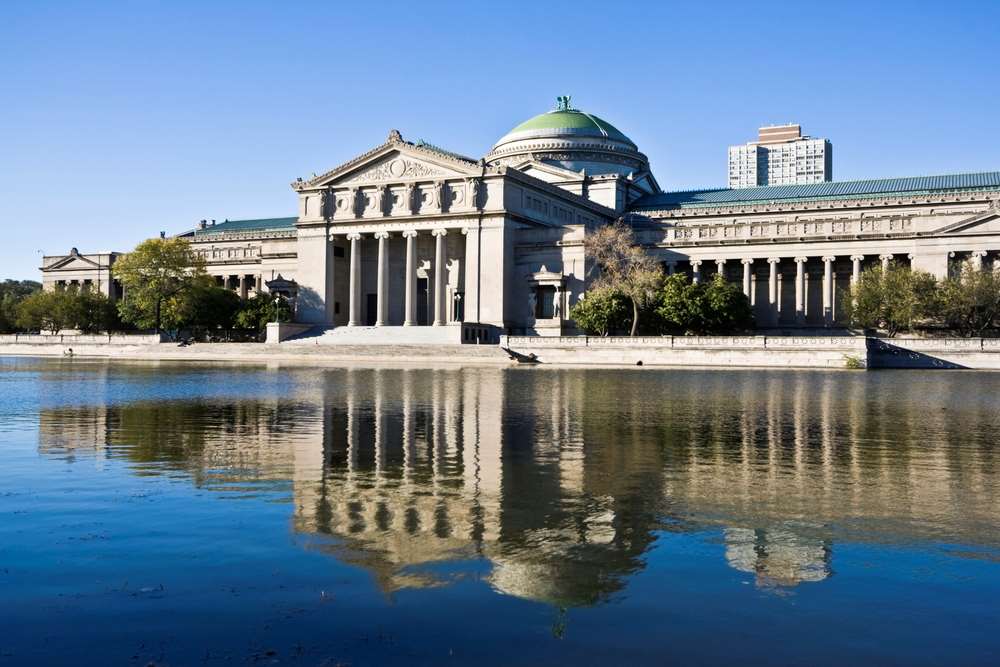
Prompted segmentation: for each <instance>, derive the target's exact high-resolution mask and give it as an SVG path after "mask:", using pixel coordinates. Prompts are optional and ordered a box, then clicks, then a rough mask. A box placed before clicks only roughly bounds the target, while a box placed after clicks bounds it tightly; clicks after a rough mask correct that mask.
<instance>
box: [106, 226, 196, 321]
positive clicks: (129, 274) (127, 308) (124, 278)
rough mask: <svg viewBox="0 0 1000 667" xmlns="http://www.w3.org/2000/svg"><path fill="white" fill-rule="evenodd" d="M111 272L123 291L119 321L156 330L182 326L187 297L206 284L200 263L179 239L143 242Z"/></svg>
mask: <svg viewBox="0 0 1000 667" xmlns="http://www.w3.org/2000/svg"><path fill="white" fill-rule="evenodd" d="M112 273H113V274H114V276H115V278H117V279H118V280H119V281H121V284H122V287H123V289H124V291H125V298H124V299H122V300H121V301H120V302H119V305H118V312H119V313H120V314H121V317H122V319H123V320H125V321H126V322H131V323H133V324H135V325H136V326H139V327H141V328H147V329H149V328H151V329H155V330H156V331H160V330H161V329H162V328H163V327H164V325H166V328H170V329H173V328H176V327H178V326H180V325H181V324H183V322H184V318H185V316H186V314H187V313H188V312H189V307H190V304H188V303H185V299H186V297H187V296H188V294H189V293H190V292H191V291H192V290H193V289H194V288H195V287H198V286H207V285H208V284H210V283H209V278H208V276H207V275H206V274H205V262H204V260H202V259H201V258H200V257H198V256H197V255H195V254H194V253H193V252H192V251H191V246H190V244H189V243H188V241H187V240H186V239H182V238H172V239H164V238H159V239H149V240H146V241H143V242H142V243H140V244H139V245H138V246H136V248H135V250H133V251H132V252H130V253H129V254H127V255H125V256H124V257H121V258H120V259H119V260H118V261H117V262H115V264H114V266H113V267H112Z"/></svg>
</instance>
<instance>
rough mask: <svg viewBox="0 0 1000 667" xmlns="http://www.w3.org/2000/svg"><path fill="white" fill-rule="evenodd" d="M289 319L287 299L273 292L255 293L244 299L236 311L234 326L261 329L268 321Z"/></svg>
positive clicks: (290, 315) (289, 311) (290, 312)
mask: <svg viewBox="0 0 1000 667" xmlns="http://www.w3.org/2000/svg"><path fill="white" fill-rule="evenodd" d="M276 315H277V319H275V316H276ZM291 319H292V308H291V306H290V305H289V304H288V300H287V299H285V298H284V297H281V296H275V295H273V294H256V295H254V296H252V297H250V298H249V299H247V300H246V301H244V302H243V305H242V307H241V308H240V310H239V312H237V313H236V326H238V327H239V328H241V329H255V330H257V331H262V330H264V329H265V328H266V327H267V323H268V322H274V321H278V322H288V321H290V320H291Z"/></svg>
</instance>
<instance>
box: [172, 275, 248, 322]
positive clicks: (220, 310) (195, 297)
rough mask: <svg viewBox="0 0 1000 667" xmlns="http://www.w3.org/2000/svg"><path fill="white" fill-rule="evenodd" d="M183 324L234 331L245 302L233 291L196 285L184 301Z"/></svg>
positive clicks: (214, 286) (213, 286)
mask: <svg viewBox="0 0 1000 667" xmlns="http://www.w3.org/2000/svg"><path fill="white" fill-rule="evenodd" d="M184 304H185V307H186V309H185V312H184V314H183V324H189V325H192V326H196V327H202V328H205V329H232V328H233V322H234V320H235V318H236V313H237V312H239V310H240V308H241V307H242V305H243V301H242V300H241V299H240V297H239V296H238V295H237V294H236V293H235V292H233V291H232V290H228V289H225V288H223V287H218V286H216V285H196V286H194V287H193V288H191V290H190V292H188V294H187V298H186V299H185V300H184Z"/></svg>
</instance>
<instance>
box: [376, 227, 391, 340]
mask: <svg viewBox="0 0 1000 667" xmlns="http://www.w3.org/2000/svg"><path fill="white" fill-rule="evenodd" d="M375 238H377V239H378V279H377V282H376V285H377V286H376V293H377V294H378V296H377V297H376V301H375V326H377V327H384V326H385V321H386V319H387V318H388V317H389V232H376V233H375Z"/></svg>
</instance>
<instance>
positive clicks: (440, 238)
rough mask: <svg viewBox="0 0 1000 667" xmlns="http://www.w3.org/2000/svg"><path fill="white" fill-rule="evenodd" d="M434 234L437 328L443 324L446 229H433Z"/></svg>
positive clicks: (435, 319)
mask: <svg viewBox="0 0 1000 667" xmlns="http://www.w3.org/2000/svg"><path fill="white" fill-rule="evenodd" d="M431 233H432V234H434V326H436V327H439V326H441V325H442V324H444V322H445V314H446V311H445V303H444V262H445V257H444V237H445V236H446V235H447V234H448V230H447V229H435V230H434V231H433V232H431Z"/></svg>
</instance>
